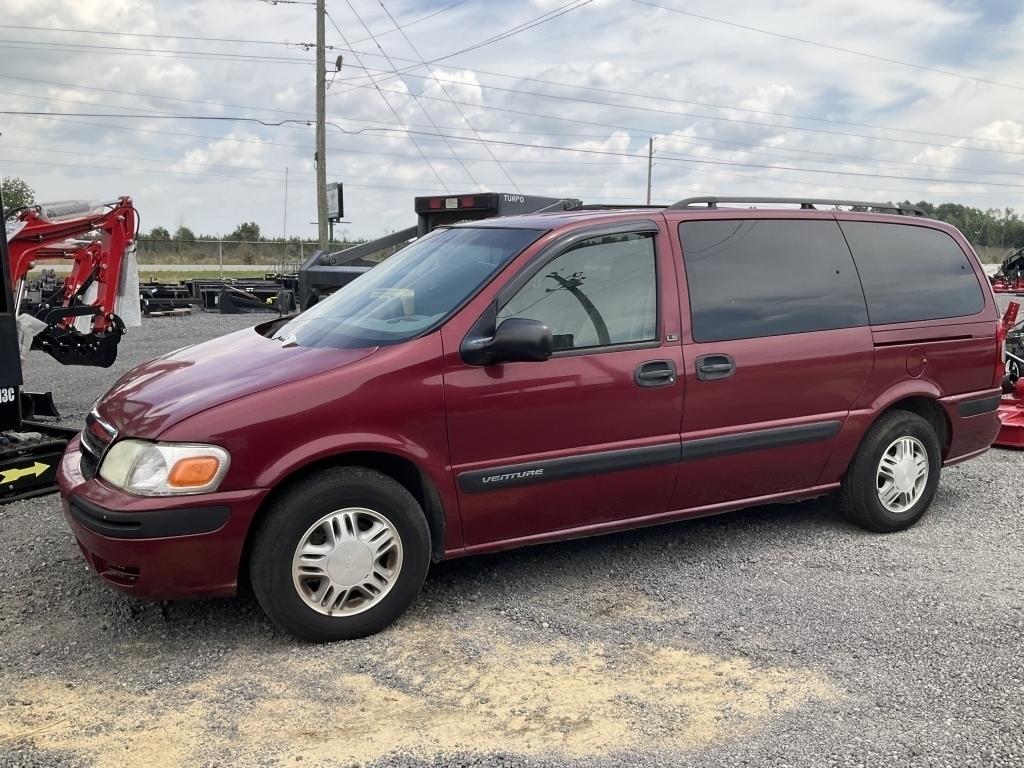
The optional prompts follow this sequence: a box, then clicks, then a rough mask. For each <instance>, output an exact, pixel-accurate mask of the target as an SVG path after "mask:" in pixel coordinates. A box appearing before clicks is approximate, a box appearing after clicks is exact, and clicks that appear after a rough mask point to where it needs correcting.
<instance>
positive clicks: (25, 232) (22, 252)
mask: <svg viewBox="0 0 1024 768" xmlns="http://www.w3.org/2000/svg"><path fill="white" fill-rule="evenodd" d="M5 218H6V222H5V223H6V225H7V241H8V245H7V247H8V252H9V261H10V264H9V267H8V269H9V272H10V283H11V285H12V286H13V287H14V307H15V308H16V309H17V308H18V307H19V306H20V304H21V299H22V293H23V291H24V286H25V279H26V277H27V275H28V273H29V272H30V271H31V270H32V268H33V267H34V266H35V264H36V262H37V261H40V260H43V259H46V260H54V259H60V260H64V261H70V262H71V273H70V275H69V276H68V277H67V279H65V280H64V282H63V284H58V288H57V290H56V291H55V292H53V293H52V294H51V295H50V296H47V297H44V299H43V301H42V302H41V303H40V304H39V306H38V307H36V308H35V312H34V314H33V315H31V316H29V317H30V318H32V319H33V320H34V321H35V322H32V320H27V319H24V318H23V319H22V320H21V321H20V322H19V325H20V326H21V328H22V332H23V333H24V332H28V333H30V334H31V335H32V337H33V338H32V348H33V349H40V350H42V351H44V352H46V353H48V354H49V355H51V356H52V357H54V358H55V359H56V360H58V361H59V362H61V363H63V364H65V365H96V366H100V367H103V368H108V367H110V366H111V365H112V364H113V362H114V360H116V359H117V345H118V342H119V341H120V340H121V336H122V335H123V333H124V322H123V321H122V319H121V317H120V316H118V315H117V314H116V313H115V311H114V310H115V308H117V307H118V299H119V298H120V297H122V296H124V297H129V296H130V297H132V300H133V301H134V304H135V306H136V309H137V304H138V290H137V288H134V289H133V288H132V283H137V275H138V270H137V267H135V266H134V265H135V261H134V259H133V258H131V254H132V253H133V252H134V248H135V238H136V235H137V227H138V222H139V218H138V213H137V212H136V210H135V206H134V205H133V204H132V200H131V198H130V197H121V198H118V199H117V200H115V201H113V202H110V203H91V202H85V201H77V200H75V201H67V202H60V203H49V204H45V205H38V206H26V207H24V208H21V209H17V210H12V211H9V212H7V213H6V217H5ZM126 272H133V274H126ZM122 304H123V305H124V309H125V310H127V311H128V312H132V306H131V305H130V303H129V302H127V301H126V302H122Z"/></svg>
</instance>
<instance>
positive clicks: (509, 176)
mask: <svg viewBox="0 0 1024 768" xmlns="http://www.w3.org/2000/svg"><path fill="white" fill-rule="evenodd" d="M346 2H348V0H346ZM377 2H378V4H379V5H380V7H381V9H383V11H384V13H386V14H387V16H388V19H390V20H391V23H392V24H394V26H395V29H396V30H398V32H400V33H401V35H402V38H403V39H404V40H405V42H406V43H408V44H409V47H410V48H411V49H412V52H413V53H414V54H416V58H418V59H419V60H420V61H423V62H424V66H425V67H426V68H427V72H428V73H429V74H430V75H431V76H432V77H434V80H435V82H437V85H438V87H440V89H441V92H442V93H443V94H444V95H445V97H447V99H448V100H449V101H450V102H451V103H452V105H454V107H455V109H456V110H458V113H459V114H460V115H461V116H462V119H463V121H464V122H465V123H466V125H467V126H469V127H470V128H471V129H472V131H473V134H474V135H475V136H476V137H477V138H478V139H481V140H482V139H483V137H482V136H481V135H480V132H479V131H477V129H476V128H475V127H474V126H473V124H472V123H471V122H470V121H469V116H468V115H466V112H465V110H463V109H462V107H461V106H459V104H458V103H457V102H456V101H455V99H454V98H453V97H452V95H451V94H450V93H448V90H447V89H446V88H445V87H444V85H442V83H441V81H440V80H439V79H438V78H437V77H436V76H435V75H434V71H433V70H432V69H431V67H430V65H429V64H426V60H425V59H424V58H423V55H422V54H421V53H420V51H419V49H418V48H417V47H416V45H415V43H413V41H412V40H411V39H410V38H409V36H408V35H407V34H406V33H405V30H403V29H402V28H401V27H399V26H398V22H397V21H395V17H394V16H392V15H391V11H389V10H388V9H387V6H385V5H384V3H383V0H377ZM374 42H377V41H376V40H374ZM377 47H378V48H379V47H380V43H379V42H377ZM383 50H384V49H383V48H381V51H382V52H383ZM438 130H440V129H438ZM483 148H484V149H485V150H486V151H487V154H488V155H490V157H491V160H493V161H494V163H495V164H496V165H497V166H498V168H499V169H500V170H501V172H502V173H503V174H504V175H505V178H506V179H508V180H509V183H510V184H511V185H512V188H513V189H515V190H516V192H521V191H522V190H520V189H519V185H518V184H516V181H515V179H513V178H512V174H510V173H509V172H508V169H507V168H505V166H504V165H502V164H501V161H500V160H499V159H498V158H497V156H496V155H495V154H494V151H493V150H492V149H491V147H490V145H488V144H486V143H485V144H483Z"/></svg>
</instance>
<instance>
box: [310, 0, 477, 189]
mask: <svg viewBox="0 0 1024 768" xmlns="http://www.w3.org/2000/svg"><path fill="white" fill-rule="evenodd" d="M325 15H326V16H327V18H328V19H329V20H330V22H331V25H332V26H333V27H334V29H335V31H337V33H338V35H339V36H340V37H341V39H342V40H344V39H345V35H344V34H342V32H341V29H339V27H338V25H337V24H335V22H334V18H333V17H332V16H331V14H329V13H326V11H325ZM356 64H358V65H359V66H362V59H361V58H360V57H359V56H356ZM376 90H377V93H379V94H380V97H381V98H382V99H383V100H384V103H385V104H386V105H387V107H388V109H389V110H390V111H391V114H393V115H394V116H395V120H397V121H398V122H399V123H401V122H402V117H401V115H399V114H398V110H397V109H395V108H394V107H393V106H392V105H391V102H390V101H388V97H387V96H385V95H384V90H383V89H382V88H380V87H377V88H376ZM326 109H327V107H326V105H324V110H325V111H326ZM334 127H335V128H337V127H338V126H337V125H335V126H334ZM409 138H410V140H411V141H412V143H413V146H415V147H416V151H417V152H419V155H420V157H422V158H423V162H425V163H426V164H427V165H428V166H429V168H430V170H431V171H432V172H433V174H434V176H435V177H436V178H437V180H438V182H440V184H441V187H442V188H443V189H444V191H445V192H447V191H448V185H447V184H446V183H445V180H444V179H443V178H441V174H440V173H438V172H437V169H436V168H435V167H434V164H433V163H432V162H431V161H430V159H429V158H428V157H427V153H426V152H424V151H423V147H421V146H420V145H419V142H418V141H416V139H415V137H411V136H410V137H409ZM453 154H454V153H453ZM470 178H472V177H470Z"/></svg>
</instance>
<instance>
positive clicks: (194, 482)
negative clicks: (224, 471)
mask: <svg viewBox="0 0 1024 768" xmlns="http://www.w3.org/2000/svg"><path fill="white" fill-rule="evenodd" d="M219 469H220V461H219V460H218V459H216V458H214V457H213V456H196V457H190V458H185V459H178V461H177V462H175V464H174V466H173V467H171V472H170V474H169V475H168V477H167V484H168V485H170V486H171V487H173V488H198V487H201V486H204V485H206V484H207V483H210V482H212V481H213V479H214V478H215V477H216V476H217V472H218V470H219Z"/></svg>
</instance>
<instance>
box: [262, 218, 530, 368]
mask: <svg viewBox="0 0 1024 768" xmlns="http://www.w3.org/2000/svg"><path fill="white" fill-rule="evenodd" d="M542 234H544V230H537V229H505V228H498V227H458V228H454V229H442V230H435V231H434V232H433V233H431V234H429V235H427V236H425V237H423V238H421V239H419V240H417V241H416V242H414V243H412V244H411V245H409V246H407V247H405V248H403V249H402V250H401V251H399V252H398V253H396V254H395V255H394V256H392V257H391V258H389V259H387V260H386V261H383V262H381V264H380V265H379V266H376V267H374V268H373V269H371V270H370V271H369V272H367V273H366V274H364V275H360V276H359V277H358V278H357V279H355V280H353V281H352V282H351V283H349V284H348V285H346V286H344V287H343V288H341V289H340V290H339V291H337V292H336V293H334V294H332V295H331V296H329V297H328V298H326V299H324V300H323V301H321V302H319V303H318V304H315V305H314V306H312V307H310V308H309V309H308V310H306V311H305V312H303V313H302V314H300V315H298V316H297V317H295V318H294V319H292V320H290V321H289V322H287V323H285V324H284V325H283V326H281V327H279V328H277V329H275V332H274V334H273V338H274V339H277V340H280V341H290V342H291V343H293V344H297V345H298V346H302V347H335V348H339V349H353V348H359V347H367V346H379V345H384V344H396V343H398V342H401V341H406V340H408V339H412V338H415V337H416V336H418V335H420V334H421V333H424V332H425V331H428V330H430V329H432V328H434V327H435V326H437V325H438V324H440V323H441V322H442V321H444V320H445V319H446V318H447V317H448V316H449V315H451V314H452V313H453V312H454V311H455V310H456V309H458V307H460V306H461V305H462V303H463V302H465V301H466V299H468V298H469V297H470V296H472V295H473V294H474V293H475V292H476V291H477V290H478V289H479V288H480V287H481V286H482V285H483V284H484V283H485V282H487V281H488V280H489V279H490V278H491V277H492V276H493V275H494V274H495V273H496V272H497V271H498V270H499V269H501V268H502V267H503V266H505V265H506V264H507V263H508V262H509V261H511V260H512V259H513V258H514V257H516V256H517V255H518V254H519V253H521V252H522V251H523V250H524V249H525V248H526V247H527V246H529V245H530V244H531V243H533V242H534V241H536V240H537V239H538V238H539V237H540V236H541V235H542Z"/></svg>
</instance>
